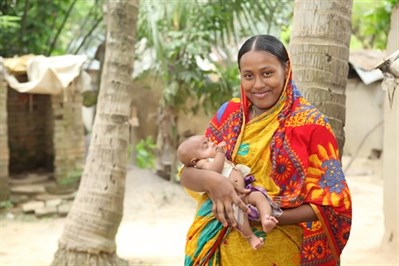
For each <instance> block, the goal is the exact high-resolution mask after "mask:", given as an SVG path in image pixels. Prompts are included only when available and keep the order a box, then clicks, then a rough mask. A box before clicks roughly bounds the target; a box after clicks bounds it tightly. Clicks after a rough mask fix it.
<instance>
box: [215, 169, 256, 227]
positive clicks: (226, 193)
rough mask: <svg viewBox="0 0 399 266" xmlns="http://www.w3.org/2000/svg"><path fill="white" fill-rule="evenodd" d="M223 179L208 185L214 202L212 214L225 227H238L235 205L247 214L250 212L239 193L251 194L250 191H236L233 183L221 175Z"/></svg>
mask: <svg viewBox="0 0 399 266" xmlns="http://www.w3.org/2000/svg"><path fill="white" fill-rule="evenodd" d="M220 177H221V178H215V179H213V180H212V181H211V182H209V183H208V184H207V192H208V195H209V197H210V198H211V200H212V202H213V206H212V212H213V214H214V215H215V218H216V219H217V220H218V221H220V222H221V223H222V224H223V226H225V227H226V226H228V225H230V226H233V227H236V226H237V221H236V219H235V217H234V212H233V204H236V205H237V206H238V207H239V208H240V209H242V210H243V211H244V212H245V213H248V212H249V208H248V207H247V205H246V204H245V203H244V202H243V201H242V199H241V198H240V197H239V196H238V194H237V191H238V192H239V193H242V194H247V193H249V192H250V190H249V189H245V188H239V189H237V191H236V189H235V188H234V186H233V185H232V184H231V182H230V181H229V180H228V179H227V178H225V177H223V176H222V175H220Z"/></svg>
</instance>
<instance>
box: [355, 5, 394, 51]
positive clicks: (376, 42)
mask: <svg viewBox="0 0 399 266" xmlns="http://www.w3.org/2000/svg"><path fill="white" fill-rule="evenodd" d="M398 3H399V0H379V1H364V0H355V1H354V3H353V11H352V34H353V35H352V40H351V47H352V48H353V47H359V46H361V47H362V48H365V49H381V50H383V49H385V47H386V45H387V38H388V33H389V29H390V23H391V13H392V9H393V8H394V7H395V6H396V5H398Z"/></svg>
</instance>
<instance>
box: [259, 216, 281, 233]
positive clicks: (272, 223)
mask: <svg viewBox="0 0 399 266" xmlns="http://www.w3.org/2000/svg"><path fill="white" fill-rule="evenodd" d="M277 223H278V220H277V219H276V217H274V216H270V215H266V216H265V217H264V219H262V228H263V231H264V232H265V233H269V232H270V231H271V230H273V228H274V227H276V225H277Z"/></svg>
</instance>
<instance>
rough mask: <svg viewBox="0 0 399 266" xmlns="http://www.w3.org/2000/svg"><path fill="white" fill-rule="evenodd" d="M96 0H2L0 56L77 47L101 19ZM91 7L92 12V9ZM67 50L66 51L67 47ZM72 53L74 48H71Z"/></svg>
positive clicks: (48, 53)
mask: <svg viewBox="0 0 399 266" xmlns="http://www.w3.org/2000/svg"><path fill="white" fill-rule="evenodd" d="M99 3H100V1H98V0H85V1H80V0H57V1H50V0H35V1H28V0H25V1H14V0H2V1H1V3H0V39H1V40H2V41H1V42H0V55H1V56H3V57H13V56H15V55H24V54H42V55H57V54H64V53H66V52H67V51H70V50H72V49H70V48H72V47H73V46H74V45H73V44H75V47H76V46H79V45H80V43H82V41H83V40H85V42H86V43H87V42H88V41H87V38H84V37H85V34H86V35H87V34H89V33H90V34H89V35H90V36H92V35H93V31H91V29H92V25H93V24H95V23H97V25H98V21H99V20H100V21H101V20H102V12H101V4H99ZM93 10H95V11H93ZM68 49H70V50H68ZM74 52H76V49H75V51H74Z"/></svg>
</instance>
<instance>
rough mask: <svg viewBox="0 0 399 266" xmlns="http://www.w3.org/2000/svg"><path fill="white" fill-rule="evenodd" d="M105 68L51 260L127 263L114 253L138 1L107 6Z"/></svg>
mask: <svg viewBox="0 0 399 266" xmlns="http://www.w3.org/2000/svg"><path fill="white" fill-rule="evenodd" d="M106 12H107V14H106V16H104V17H106V20H107V40H106V47H107V49H106V53H105V63H104V71H103V76H102V79H101V80H102V83H101V89H100V96H99V102H98V108H97V115H96V119H95V122H94V126H93V134H92V140H91V144H90V148H89V154H88V157H87V160H86V164H85V168H84V172H83V176H82V179H81V183H80V187H79V190H78V193H77V195H76V198H75V201H74V203H73V206H72V208H71V211H70V212H69V214H68V217H67V219H66V223H65V227H64V231H63V233H62V235H61V238H60V240H59V247H58V250H57V252H56V253H55V256H54V260H53V262H52V265H56V266H59V265H127V262H125V261H123V260H122V259H120V258H118V256H117V255H116V242H115V236H116V233H117V230H118V227H119V224H120V222H121V219H122V215H123V199H124V192H125V177H126V168H127V163H128V160H127V158H128V157H127V156H128V151H127V147H128V144H129V123H128V120H129V115H130V113H131V112H130V104H131V95H132V72H133V61H134V45H135V29H136V22H137V12H138V1H124V0H112V1H108V3H107V8H106Z"/></svg>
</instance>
